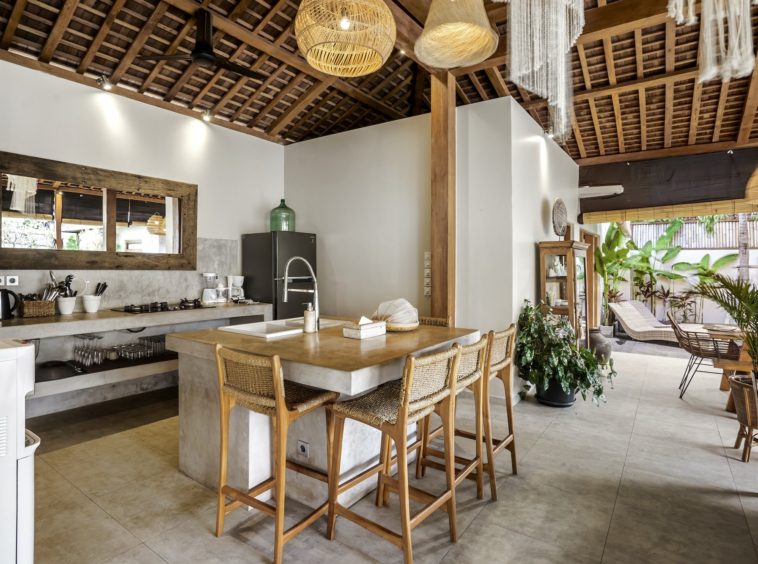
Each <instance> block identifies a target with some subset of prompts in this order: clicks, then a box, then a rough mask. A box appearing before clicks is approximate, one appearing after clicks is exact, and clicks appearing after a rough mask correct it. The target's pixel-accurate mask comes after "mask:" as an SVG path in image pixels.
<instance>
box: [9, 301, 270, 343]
mask: <svg viewBox="0 0 758 564" xmlns="http://www.w3.org/2000/svg"><path fill="white" fill-rule="evenodd" d="M248 315H265V316H267V317H269V318H270V316H271V304H254V305H246V304H224V305H219V306H216V307H213V308H202V309H184V310H177V311H162V312H155V313H138V314H134V313H125V312H123V311H111V310H109V309H106V310H101V311H98V312H97V313H84V312H77V313H73V314H71V315H55V316H52V317H16V318H13V319H6V320H3V321H1V322H0V339H42V338H46V337H62V336H66V335H76V334H78V333H98V332H104V331H116V330H120V329H133V328H138V327H156V326H159V325H175V324H178V323H192V322H196V321H209V320H213V319H229V318H233V317H246V316H248Z"/></svg>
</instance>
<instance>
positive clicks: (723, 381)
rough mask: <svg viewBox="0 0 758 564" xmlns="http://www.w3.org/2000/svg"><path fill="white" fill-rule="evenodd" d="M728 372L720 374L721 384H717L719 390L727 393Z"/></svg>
mask: <svg viewBox="0 0 758 564" xmlns="http://www.w3.org/2000/svg"><path fill="white" fill-rule="evenodd" d="M730 372H731V371H729V370H724V372H723V373H722V374H721V383H720V384H719V390H721V391H722V392H728V391H729V376H730Z"/></svg>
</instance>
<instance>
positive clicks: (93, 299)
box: [82, 294, 102, 313]
mask: <svg viewBox="0 0 758 564" xmlns="http://www.w3.org/2000/svg"><path fill="white" fill-rule="evenodd" d="M101 297H102V296H94V295H91V294H88V295H86V296H82V303H83V305H84V311H86V312H87V313H97V310H98V309H100V298H101Z"/></svg>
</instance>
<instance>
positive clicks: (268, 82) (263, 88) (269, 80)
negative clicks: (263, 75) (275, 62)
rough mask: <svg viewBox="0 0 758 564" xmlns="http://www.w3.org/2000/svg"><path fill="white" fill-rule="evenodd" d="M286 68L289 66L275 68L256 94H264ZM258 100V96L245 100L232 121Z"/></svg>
mask: <svg viewBox="0 0 758 564" xmlns="http://www.w3.org/2000/svg"><path fill="white" fill-rule="evenodd" d="M286 69H287V67H280V68H278V69H276V70H274V72H272V73H271V75H269V77H268V78H267V79H266V80H264V81H263V84H261V86H260V88H258V91H257V92H256V94H257V93H260V94H263V93H264V92H265V91H266V89H267V88H268V87H269V86H271V84H272V83H273V82H274V80H276V79H277V78H279V76H280V75H282V74H283V73H284V71H285V70H286ZM257 100H258V98H257V97H256V96H249V97H248V99H247V100H245V103H244V104H242V105H241V106H240V107H239V108H238V109H237V111H236V112H234V115H233V116H232V117H231V120H232V121H237V120H238V119H239V118H240V116H241V115H242V114H243V113H244V112H245V110H247V109H248V108H249V107H250V106H252V105H253V103H254V102H256V101H257ZM219 109H220V108H219Z"/></svg>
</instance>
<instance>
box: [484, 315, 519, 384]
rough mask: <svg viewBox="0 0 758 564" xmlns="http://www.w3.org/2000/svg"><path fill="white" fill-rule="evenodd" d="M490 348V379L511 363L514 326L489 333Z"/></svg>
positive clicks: (512, 324) (514, 341)
mask: <svg viewBox="0 0 758 564" xmlns="http://www.w3.org/2000/svg"><path fill="white" fill-rule="evenodd" d="M490 335H491V336H492V337H491V338H492V346H491V347H490V361H489V362H490V372H489V374H490V377H492V376H495V375H496V374H497V373H499V372H500V371H501V370H503V369H504V368H506V367H508V366H510V365H511V364H512V363H513V354H514V352H515V349H516V346H515V345H516V325H515V324H514V323H511V325H510V326H509V327H508V328H507V329H505V330H504V331H490Z"/></svg>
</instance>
